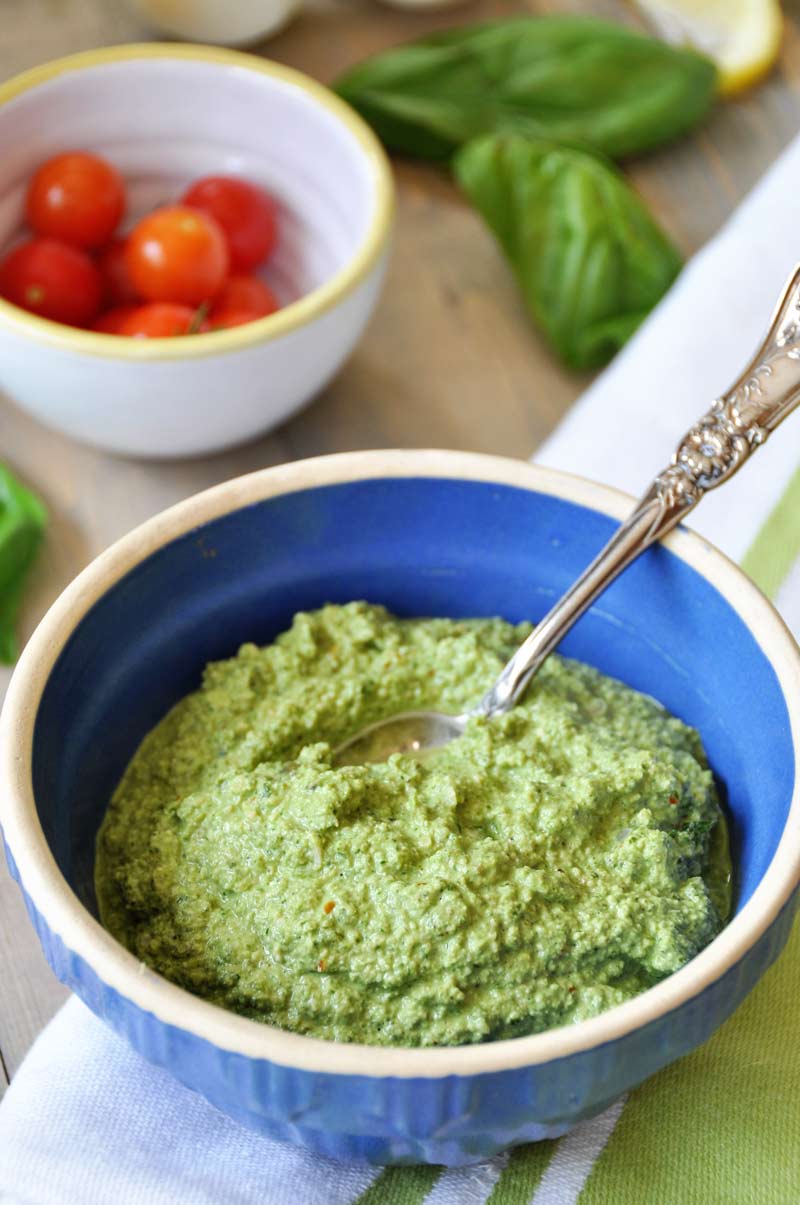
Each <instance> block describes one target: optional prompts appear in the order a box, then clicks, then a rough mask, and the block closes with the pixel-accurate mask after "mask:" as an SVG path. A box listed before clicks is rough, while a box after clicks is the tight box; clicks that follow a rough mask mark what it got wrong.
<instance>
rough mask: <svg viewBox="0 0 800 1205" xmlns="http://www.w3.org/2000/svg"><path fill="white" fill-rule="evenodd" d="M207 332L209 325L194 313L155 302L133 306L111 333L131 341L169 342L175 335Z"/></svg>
mask: <svg viewBox="0 0 800 1205" xmlns="http://www.w3.org/2000/svg"><path fill="white" fill-rule="evenodd" d="M207 330H208V322H207V321H206V320H205V319H204V318H200V316H199V315H198V312H197V310H193V309H191V307H190V306H188V305H177V304H175V303H174V302H168V301H155V302H151V303H150V304H149V305H137V306H133V308H132V309H131V311H130V313H129V314H127V315H126V316H125V317H124V318H123V319H122V320H121V321H120V324H119V329H118V330H117V331H116V332H114V333H115V334H118V335H131V336H133V338H134V339H169V338H172V337H173V336H175V335H199V334H202V332H204V331H207Z"/></svg>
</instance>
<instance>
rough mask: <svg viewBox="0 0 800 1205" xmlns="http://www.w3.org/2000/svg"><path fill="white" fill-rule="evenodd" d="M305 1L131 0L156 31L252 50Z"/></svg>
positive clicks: (139, 13)
mask: <svg viewBox="0 0 800 1205" xmlns="http://www.w3.org/2000/svg"><path fill="white" fill-rule="evenodd" d="M302 3H303V0H236V3H235V4H231V3H230V0H128V6H129V7H130V8H131V9H132V10H133V12H134V13H135V14H136V16H137V17H141V18H142V20H143V21H146V22H147V24H148V25H150V26H152V28H153V29H158V30H160V31H161V32H162V33H167V34H170V35H171V36H172V37H176V38H187V39H188V40H189V41H190V42H214V43H215V44H217V45H219V46H248V45H250V44H251V43H253V42H258V41H260V40H261V39H262V38H268V37H270V36H271V35H272V34H274V33H277V32H278V30H279V29H282V28H283V27H284V25H285V24H286V22H287V21H288V20H289V19H290V18H291V17H293V16H294V14H295V13H296V12H298V11H299V9H300V8H301V6H302Z"/></svg>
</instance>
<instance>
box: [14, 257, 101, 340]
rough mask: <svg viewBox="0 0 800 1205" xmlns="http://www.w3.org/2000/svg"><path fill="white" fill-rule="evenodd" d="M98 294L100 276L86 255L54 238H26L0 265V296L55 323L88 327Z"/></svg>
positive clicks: (95, 308)
mask: <svg viewBox="0 0 800 1205" xmlns="http://www.w3.org/2000/svg"><path fill="white" fill-rule="evenodd" d="M101 292H102V290H101V284H100V273H99V272H98V271H97V268H96V267H95V266H94V264H93V263H92V261H91V260H90V259H89V256H88V255H87V254H86V252H85V251H80V250H79V249H78V248H77V247H71V246H70V245H69V244H68V243H59V242H56V240H55V239H48V238H32V239H28V241H27V242H25V243H20V245H19V246H18V247H15V248H14V250H13V251H10V252H9V253H8V255H6V256H5V258H4V259H3V261H2V262H1V263H0V296H3V297H5V299H6V301H11V302H13V303H14V305H19V306H21V307H22V308H23V309H24V310H29V311H30V312H31V313H32V314H39V316H40V317H42V318H50V319H52V321H54V322H65V323H67V324H68V325H70V326H88V324H89V323H90V322H91V321H92V320H93V318H95V317H96V315H97V312H98V310H99V309H100V297H101Z"/></svg>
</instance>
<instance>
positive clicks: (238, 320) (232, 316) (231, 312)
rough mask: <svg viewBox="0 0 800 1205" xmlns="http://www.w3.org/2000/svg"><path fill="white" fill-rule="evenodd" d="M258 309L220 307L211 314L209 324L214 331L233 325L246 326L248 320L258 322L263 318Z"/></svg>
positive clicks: (227, 328) (225, 329)
mask: <svg viewBox="0 0 800 1205" xmlns="http://www.w3.org/2000/svg"><path fill="white" fill-rule="evenodd" d="M263 317H264V315H263V314H259V312H258V310H237V309H234V308H231V309H220V310H214V312H213V313H212V314H210V315H209V319H208V321H209V324H210V326H211V329H212V330H214V331H227V330H230V328H231V327H232V326H244V325H245V323H247V322H257V321H258V319H259V318H263Z"/></svg>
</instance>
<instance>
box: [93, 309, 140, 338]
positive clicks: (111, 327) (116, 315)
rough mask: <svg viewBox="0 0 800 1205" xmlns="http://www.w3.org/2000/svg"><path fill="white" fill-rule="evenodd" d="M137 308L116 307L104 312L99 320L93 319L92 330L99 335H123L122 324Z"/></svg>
mask: <svg viewBox="0 0 800 1205" xmlns="http://www.w3.org/2000/svg"><path fill="white" fill-rule="evenodd" d="M138 308H139V307H138V306H135V305H117V306H115V307H114V309H113V310H106V312H105V313H104V314H101V315H100V317H99V318H95V320H94V322H93V323H92V330H93V331H99V332H100V334H101V335H121V334H123V333H124V332H123V330H122V327H123V324H124V323H125V322H126V321H127V320H128V318H129V317H130V316H131V314H133V313H134V311H135V310H137V309H138Z"/></svg>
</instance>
